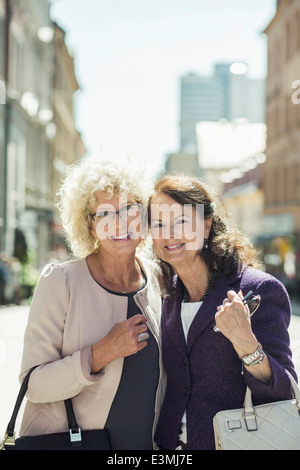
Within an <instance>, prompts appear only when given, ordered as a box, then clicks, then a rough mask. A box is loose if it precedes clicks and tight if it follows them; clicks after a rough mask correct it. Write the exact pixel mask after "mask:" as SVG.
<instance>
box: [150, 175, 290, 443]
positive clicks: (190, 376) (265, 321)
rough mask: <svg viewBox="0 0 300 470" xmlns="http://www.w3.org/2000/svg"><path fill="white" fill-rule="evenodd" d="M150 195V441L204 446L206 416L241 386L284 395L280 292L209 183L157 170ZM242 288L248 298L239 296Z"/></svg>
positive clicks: (208, 435)
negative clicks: (160, 388)
mask: <svg viewBox="0 0 300 470" xmlns="http://www.w3.org/2000/svg"><path fill="white" fill-rule="evenodd" d="M150 203H151V204H150V205H149V208H150V211H151V232H152V237H153V244H154V249H155V252H156V255H157V257H158V258H159V259H160V264H161V267H162V269H163V272H164V275H165V297H164V302H163V310H162V344H163V346H162V347H163V362H164V366H165V368H166V373H167V391H166V395H165V399H164V403H163V406H162V410H161V414H160V418H159V422H158V427H157V432H156V441H157V444H158V446H159V447H160V448H161V449H176V448H177V449H182V448H183V449H188V450H193V449H214V448H215V444H214V434H213V417H214V415H215V414H216V413H217V412H218V411H220V410H226V409H234V408H242V406H243V401H244V396H245V390H246V386H248V387H249V388H250V390H251V391H252V394H253V397H254V404H260V403H266V402H272V401H277V400H285V399H289V398H291V397H292V390H291V384H290V380H289V378H288V375H287V373H286V369H287V370H288V371H289V372H290V373H292V374H293V376H294V377H295V376H296V374H295V371H294V366H293V363H292V360H291V350H290V346H289V335H288V326H289V322H290V315H291V311H290V302H289V298H288V295H287V293H286V290H285V288H284V286H283V285H282V284H281V283H280V282H279V281H278V280H277V279H275V278H274V277H272V276H271V275H268V274H266V273H264V272H262V271H260V270H259V269H258V265H257V260H256V253H255V250H254V248H253V247H252V245H251V243H250V242H249V241H248V240H247V238H246V237H244V236H243V235H242V234H241V233H240V232H239V231H237V230H235V229H233V228H231V227H230V225H229V220H228V218H227V216H226V212H225V210H224V208H223V205H222V204H221V202H220V200H219V198H218V197H217V196H216V194H215V193H214V191H213V190H212V188H209V187H208V186H206V185H204V184H202V183H201V182H200V181H199V180H198V179H196V178H193V177H188V176H180V175H179V176H168V175H166V176H164V177H163V178H162V179H160V180H159V181H158V182H157V183H156V186H155V191H154V194H153V195H152V197H151V199H150ZM201 208H202V211H201V210H200V209H201ZM199 222H200V225H199ZM253 223H254V224H255V220H253ZM196 227H198V229H197V230H196ZM250 290H252V291H253V295H252V297H251V298H250V303H249V306H248V305H245V304H244V302H243V301H242V296H243V295H244V296H245V295H246V294H247V293H248V292H249V291H250ZM259 296H260V298H261V299H259ZM259 300H260V305H259ZM257 307H258V308H257ZM256 309H257V311H256V312H255V313H254V315H253V316H251V319H250V311H251V312H254V310H256Z"/></svg>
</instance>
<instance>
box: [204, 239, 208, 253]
mask: <svg viewBox="0 0 300 470" xmlns="http://www.w3.org/2000/svg"><path fill="white" fill-rule="evenodd" d="M204 248H205V249H206V250H207V248H208V238H204Z"/></svg>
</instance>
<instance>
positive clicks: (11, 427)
mask: <svg viewBox="0 0 300 470" xmlns="http://www.w3.org/2000/svg"><path fill="white" fill-rule="evenodd" d="M37 367H38V366H34V367H33V368H32V369H30V371H29V372H28V374H27V375H26V377H25V379H24V380H23V383H22V385H21V388H20V391H19V394H18V397H17V400H16V403H15V407H14V410H13V413H12V416H11V418H10V421H9V423H8V425H7V429H6V434H7V435H8V436H9V437H13V435H14V432H15V426H16V420H17V416H18V413H19V410H20V407H21V404H22V401H23V399H24V397H25V394H26V391H27V389H28V383H29V379H30V375H31V373H32V372H33V371H34V369H36V368H37ZM65 408H66V413H67V417H68V425H69V429H70V432H72V433H75V434H76V433H78V432H79V428H78V424H77V421H76V418H75V413H74V409H73V405H72V400H71V398H69V399H68V400H65Z"/></svg>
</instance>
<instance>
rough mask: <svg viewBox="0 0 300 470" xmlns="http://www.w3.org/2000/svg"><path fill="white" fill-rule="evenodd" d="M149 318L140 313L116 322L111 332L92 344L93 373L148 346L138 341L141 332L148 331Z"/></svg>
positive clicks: (145, 342) (144, 342)
mask: <svg viewBox="0 0 300 470" xmlns="http://www.w3.org/2000/svg"><path fill="white" fill-rule="evenodd" d="M146 322H147V319H146V318H145V317H144V316H143V315H140V314H137V315H134V316H133V317H131V318H129V319H128V320H125V321H123V322H120V323H116V324H115V325H114V326H113V327H112V329H111V330H110V331H109V333H108V334H107V335H106V336H105V337H104V338H103V339H101V340H100V341H98V342H97V343H96V344H94V345H93V346H92V357H93V359H92V373H96V372H98V371H99V370H101V369H102V368H103V367H105V366H106V365H107V364H108V363H109V362H111V361H113V360H114V359H116V358H118V357H126V356H130V355H132V354H136V353H137V352H138V351H141V350H142V349H144V348H145V347H146V346H147V341H142V342H139V341H138V336H139V334H140V333H145V332H146V331H147V329H148V328H147V325H146Z"/></svg>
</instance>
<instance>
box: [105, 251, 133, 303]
mask: <svg viewBox="0 0 300 470" xmlns="http://www.w3.org/2000/svg"><path fill="white" fill-rule="evenodd" d="M96 258H97V264H98V267H99V268H100V271H101V272H102V273H103V274H104V279H105V280H106V281H107V282H109V283H110V284H112V285H113V286H116V287H120V290H121V291H122V294H126V293H127V291H126V290H125V288H124V286H123V285H121V284H120V283H119V282H116V278H114V277H111V276H109V275H108V274H107V272H106V271H105V270H104V268H103V265H102V263H101V261H100V256H99V255H98V254H96ZM134 262H135V263H136V262H137V261H136V260H135V261H134ZM137 264H138V263H137ZM138 267H139V270H140V265H139V264H138Z"/></svg>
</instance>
